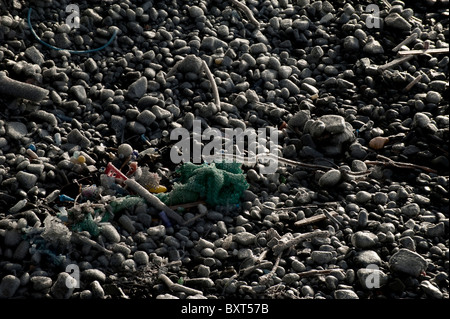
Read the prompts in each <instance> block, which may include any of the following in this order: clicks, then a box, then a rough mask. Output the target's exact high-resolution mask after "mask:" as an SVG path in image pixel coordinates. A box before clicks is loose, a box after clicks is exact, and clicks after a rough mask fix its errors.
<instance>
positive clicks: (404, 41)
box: [392, 33, 418, 52]
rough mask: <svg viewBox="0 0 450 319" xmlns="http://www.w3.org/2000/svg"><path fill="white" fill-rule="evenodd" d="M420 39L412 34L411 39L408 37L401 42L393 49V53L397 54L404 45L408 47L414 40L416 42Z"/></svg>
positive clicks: (415, 34)
mask: <svg viewBox="0 0 450 319" xmlns="http://www.w3.org/2000/svg"><path fill="white" fill-rule="evenodd" d="M417 37H418V34H417V33H413V34H411V35H410V36H409V37H407V38H406V39H405V40H403V41H402V42H400V43H399V44H398V45H397V46H396V47H395V48H393V49H392V51H394V52H397V51H398V50H400V48H401V47H402V46H404V45H408V44H410V43H411V42H413V41H414V40H416V39H417Z"/></svg>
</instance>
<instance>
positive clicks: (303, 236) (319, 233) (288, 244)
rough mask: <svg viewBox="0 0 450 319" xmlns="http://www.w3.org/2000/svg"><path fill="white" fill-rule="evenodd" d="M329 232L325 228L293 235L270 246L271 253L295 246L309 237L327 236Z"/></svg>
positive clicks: (277, 252) (278, 252)
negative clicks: (285, 240)
mask: <svg viewBox="0 0 450 319" xmlns="http://www.w3.org/2000/svg"><path fill="white" fill-rule="evenodd" d="M328 236H330V233H329V232H328V231H326V230H323V231H322V230H321V231H313V232H310V233H306V234H301V235H299V236H297V237H294V238H292V239H290V240H288V241H287V242H281V243H278V244H276V245H275V246H273V247H272V250H273V253H274V254H275V255H278V254H281V253H282V252H283V251H284V250H285V249H287V248H290V247H292V246H296V245H298V244H300V243H301V242H302V241H304V240H307V239H311V238H314V237H328Z"/></svg>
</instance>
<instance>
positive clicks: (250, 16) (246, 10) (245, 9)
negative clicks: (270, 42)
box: [231, 0, 260, 29]
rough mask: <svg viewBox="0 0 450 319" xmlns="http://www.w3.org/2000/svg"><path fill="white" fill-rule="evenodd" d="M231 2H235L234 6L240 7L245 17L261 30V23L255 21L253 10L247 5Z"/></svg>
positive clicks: (232, 0) (234, 0)
mask: <svg viewBox="0 0 450 319" xmlns="http://www.w3.org/2000/svg"><path fill="white" fill-rule="evenodd" d="M231 2H233V4H234V5H235V6H236V7H238V8H239V9H241V10H242V11H243V12H244V13H245V15H246V16H247V19H248V20H249V21H250V22H251V23H252V24H254V25H255V27H256V28H258V29H259V27H260V23H259V21H258V20H256V19H255V17H254V16H253V12H252V10H250V8H249V7H247V6H246V5H245V4H243V3H242V2H239V1H237V0H231Z"/></svg>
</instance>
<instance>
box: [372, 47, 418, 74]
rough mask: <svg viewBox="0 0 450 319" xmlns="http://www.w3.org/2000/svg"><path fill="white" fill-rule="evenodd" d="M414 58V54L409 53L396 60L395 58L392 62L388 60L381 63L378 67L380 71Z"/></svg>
mask: <svg viewBox="0 0 450 319" xmlns="http://www.w3.org/2000/svg"><path fill="white" fill-rule="evenodd" d="M399 53H400V52H399ZM412 58H413V56H412V55H408V56H404V57H401V58H398V59H395V60H393V61H391V62H388V63H386V64H383V65H380V66H379V67H378V71H383V70H386V69H390V68H392V67H394V66H396V65H399V64H402V63H403V62H406V61H408V60H410V59H412Z"/></svg>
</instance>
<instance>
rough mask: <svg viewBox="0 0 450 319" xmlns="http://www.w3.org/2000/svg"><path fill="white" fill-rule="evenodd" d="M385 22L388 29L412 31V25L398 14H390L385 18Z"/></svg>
mask: <svg viewBox="0 0 450 319" xmlns="http://www.w3.org/2000/svg"><path fill="white" fill-rule="evenodd" d="M384 22H385V23H386V25H387V26H388V27H392V28H396V29H399V30H402V31H410V30H411V23H409V22H408V21H407V20H406V19H405V18H403V17H402V16H401V15H399V14H398V13H397V12H393V13H390V14H389V15H388V16H387V17H386V18H384Z"/></svg>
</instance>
